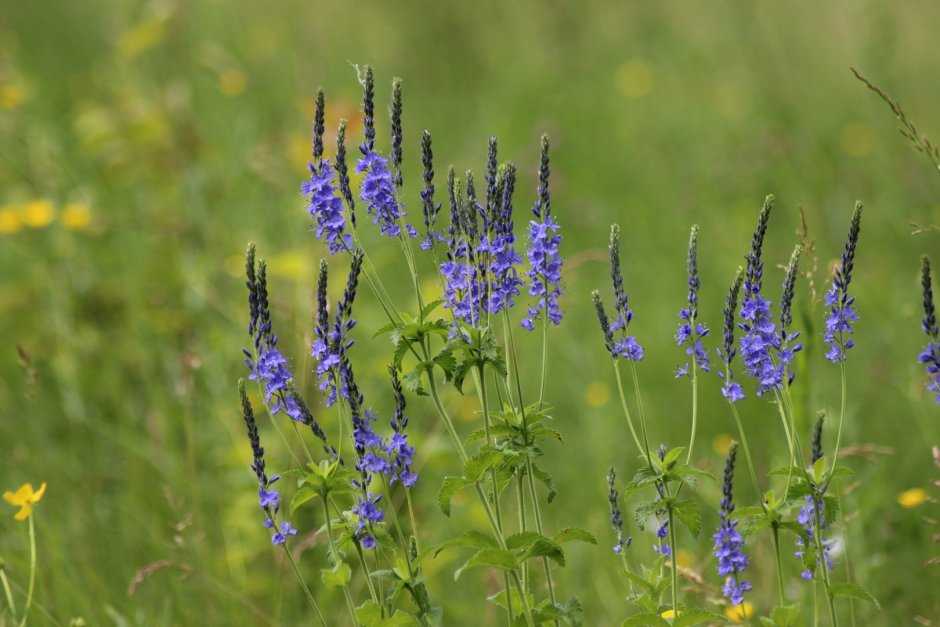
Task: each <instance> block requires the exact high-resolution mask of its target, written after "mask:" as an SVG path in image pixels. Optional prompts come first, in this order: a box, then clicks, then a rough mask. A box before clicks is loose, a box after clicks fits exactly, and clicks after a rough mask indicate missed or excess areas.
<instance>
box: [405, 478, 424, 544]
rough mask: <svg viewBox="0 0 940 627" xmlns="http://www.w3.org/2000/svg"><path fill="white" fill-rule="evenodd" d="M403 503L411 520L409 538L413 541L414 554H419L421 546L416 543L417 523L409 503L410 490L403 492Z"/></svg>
mask: <svg viewBox="0 0 940 627" xmlns="http://www.w3.org/2000/svg"><path fill="white" fill-rule="evenodd" d="M405 502H406V503H408V517H409V518H410V519H411V537H413V538H414V540H415V552H416V553H421V545H420V544H419V542H418V522H417V519H416V518H415V508H414V505H412V503H411V490H407V489H406V490H405Z"/></svg>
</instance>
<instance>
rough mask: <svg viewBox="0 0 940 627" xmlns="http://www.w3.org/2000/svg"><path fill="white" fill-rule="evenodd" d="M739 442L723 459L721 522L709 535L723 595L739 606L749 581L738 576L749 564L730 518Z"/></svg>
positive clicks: (735, 527) (741, 540)
mask: <svg viewBox="0 0 940 627" xmlns="http://www.w3.org/2000/svg"><path fill="white" fill-rule="evenodd" d="M737 451H738V445H737V443H736V442H735V443H732V445H731V448H730V449H729V450H728V459H727V460H726V461H725V477H724V485H723V488H722V495H723V497H722V500H721V507H720V510H719V516H720V519H721V520H720V522H719V524H718V531H717V532H716V533H715V534H714V535H713V536H712V539H713V540H714V541H715V544H714V547H713V548H714V551H715V557H716V558H717V560H718V575H719V576H721V577H724V578H725V583H724V586H723V588H722V595H723V596H724V597H725V598H727V599H728V600H729V601H730V602H731V604H732V605H740V604H741V603H742V602H743V601H744V593H745V592H747V591H749V590H751V584H750V583H748V582H747V581H744V580H742V579H741V578H740V575H741V573H743V572H744V570H745V569H746V568H747V566H748V558H747V555H745V554H744V552H743V550H742V549H743V548H744V538H742V537H741V532H740V531H738V521H737V520H733V519H732V518H731V515H732V514H733V513H734V493H733V483H734V464H735V458H736V456H737Z"/></svg>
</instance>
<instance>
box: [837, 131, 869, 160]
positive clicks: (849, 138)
mask: <svg viewBox="0 0 940 627" xmlns="http://www.w3.org/2000/svg"><path fill="white" fill-rule="evenodd" d="M839 143H840V144H841V146H842V150H843V151H844V152H845V154H847V155H849V156H852V157H864V156H866V155H870V154H871V153H872V151H873V150H874V149H875V132H874V131H873V130H872V129H871V127H870V126H865V125H864V124H849V125H847V126H846V127H844V128H843V129H842V131H841V132H840V133H839Z"/></svg>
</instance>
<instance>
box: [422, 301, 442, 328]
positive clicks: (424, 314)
mask: <svg viewBox="0 0 940 627" xmlns="http://www.w3.org/2000/svg"><path fill="white" fill-rule="evenodd" d="M443 303H444V301H443V300H441V299H440V298H438V299H436V300H432V301H431V302H429V303H427V304H425V305H424V307H422V308H421V314H420V315H421V321H422V322H423V321H424V320H427V318H428V314H430V313H431V312H432V311H434V310H435V309H437V308H438V307H440V306H441V305H442V304H443Z"/></svg>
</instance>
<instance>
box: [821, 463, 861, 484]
mask: <svg viewBox="0 0 940 627" xmlns="http://www.w3.org/2000/svg"><path fill="white" fill-rule="evenodd" d="M854 476H855V471H854V470H852V469H851V468H849V467H848V466H836V467H835V468H833V469H832V470H830V471H829V478H828V479H827V480H826V481H827V483H828V482H829V481H832V480H833V479H837V478H839V477H854Z"/></svg>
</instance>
